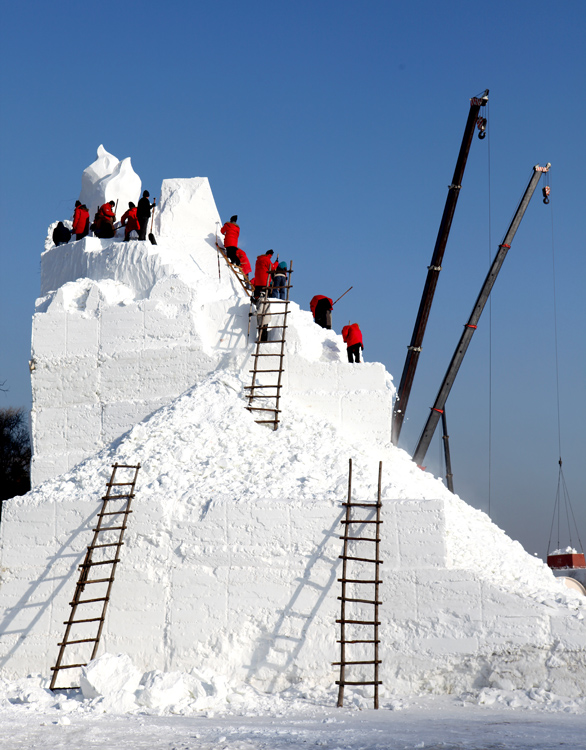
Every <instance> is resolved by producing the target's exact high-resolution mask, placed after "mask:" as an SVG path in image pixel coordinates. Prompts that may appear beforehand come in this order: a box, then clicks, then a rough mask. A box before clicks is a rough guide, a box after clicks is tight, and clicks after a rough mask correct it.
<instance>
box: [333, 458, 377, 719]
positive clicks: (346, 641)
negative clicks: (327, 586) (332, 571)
mask: <svg viewBox="0 0 586 750" xmlns="http://www.w3.org/2000/svg"><path fill="white" fill-rule="evenodd" d="M382 468H383V465H382V461H381V462H380V463H379V466H378V493H377V501H376V503H353V502H352V459H350V463H349V470H348V501H347V502H345V503H342V505H343V506H344V507H345V508H346V516H345V518H344V519H343V520H342V524H343V525H344V534H343V536H341V537H340V539H343V540H344V547H343V552H342V554H341V555H340V559H341V560H342V577H341V578H338V581H339V582H340V583H341V584H342V596H339V597H338V599H339V600H340V602H341V605H340V619H339V620H336V622H337V623H339V624H340V640H339V641H338V643H339V644H340V661H337V662H334V663H333V666H339V667H340V679H339V680H336V685H338V707H342V706H343V705H344V687H345V685H373V686H374V708H378V686H379V685H382V681H381V680H379V664H381V659H379V643H380V640H379V631H378V629H379V625H380V622H379V619H378V618H379V606H380V605H381V603H382V602H381V601H380V600H379V589H380V585H381V583H382V581H381V579H380V575H379V569H380V568H379V566H380V565H382V562H383V561H382V560H381V559H380V542H381V538H380V525H381V523H382V521H381V517H380V514H381V507H382V503H381V479H382ZM355 508H359V509H361V510H360V511H359V515H361V516H365V515H369V514H370V513H372V511H374V518H366V519H365V518H353V517H352V511H353V510H354V509H355ZM363 508H368V509H370V510H366V511H365V510H362V509H363ZM357 526H373V527H374V536H364V537H363V536H357V534H359V531H358V530H356V531H353V530H352V529H351V527H354V528H356V527H357ZM350 543H355V547H358V548H359V549H360V548H361V547H362V545H364V544H368V545H372V544H374V558H373V557H372V555H369V556H368V557H364V556H361V557H358V556H357V553H355V554H353V555H351V554H349V552H350ZM369 550H372V547H369ZM362 554H363V555H366V554H368V553H367V552H364V553H362ZM350 561H351V562H354V563H368V564H370V565H372V566H373V567H374V578H373V577H370V578H349V577H348V576H349V571H348V562H350ZM361 567H362V568H364V565H362V566H361ZM349 586H352V587H353V590H352V591H351V592H350V593H354V591H356V593H354V596H349V595H348V594H349V588H348V587H349ZM368 586H369V587H372V589H371V590H372V591H373V598H372V599H366V598H363V597H365V596H368V594H365V593H363V592H364V588H365V587H368ZM348 603H350V604H358V605H363V604H365V605H367V606H372V607H374V612H373V615H372V618H371V619H365V617H368V615H366V614H364V612H363V610H364V607H359V608H358V611H357V614H355V615H351V614H350V613H349V611H348V610H349V608H347V607H346V605H347V604H348ZM347 625H350V626H352V628H353V630H357V631H358V633H357V635H358V636H359V637H358V638H357V637H356V636H355V635H353V636H352V637H350V638H349V637H348V632H347V630H346V626H347ZM364 628H372V629H373V630H372V638H366V637H365V636H366V635H367V633H364ZM356 644H360V645H366V646H373V652H374V653H373V657H374V658H373V659H371V660H368V659H366V660H364V659H359V660H350V661H349V660H347V658H346V646H348V645H356ZM370 665H372V667H373V671H374V676H373V679H372V680H366V679H360V680H347V679H346V667H353V666H370Z"/></svg>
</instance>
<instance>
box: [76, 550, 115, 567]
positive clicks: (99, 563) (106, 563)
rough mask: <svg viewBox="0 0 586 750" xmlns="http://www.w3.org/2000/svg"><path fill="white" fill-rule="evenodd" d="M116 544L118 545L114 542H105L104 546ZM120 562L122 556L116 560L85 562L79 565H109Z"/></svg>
mask: <svg viewBox="0 0 586 750" xmlns="http://www.w3.org/2000/svg"><path fill="white" fill-rule="evenodd" d="M99 546H101V545H99ZM114 546H116V545H113V544H105V545H104V547H114ZM119 562H120V558H119V557H117V558H116V559H115V560H100V562H91V563H83V564H82V565H80V566H79V567H80V568H93V567H94V565H109V564H111V563H119Z"/></svg>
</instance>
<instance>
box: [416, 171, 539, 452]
mask: <svg viewBox="0 0 586 750" xmlns="http://www.w3.org/2000/svg"><path fill="white" fill-rule="evenodd" d="M550 167H551V164H549V163H548V164H546V165H545V167H540V166H539V164H536V165H535V166H534V167H533V174H532V175H531V179H530V180H529V184H528V185H527V188H526V190H525V193H524V194H523V197H522V198H521V202H520V203H519V206H518V208H517V210H516V212H515V215H514V216H513V219H512V221H511V224H510V226H509V229H508V230H507V233H506V234H505V236H504V238H503V241H502V242H501V244H500V245H499V249H498V252H497V254H496V255H495V258H494V260H493V262H492V265H491V267H490V269H489V271H488V274H487V276H486V279H485V281H484V284H483V285H482V289H481V290H480V294H479V295H478V298H477V300H476V303H475V305H474V308H473V309H472V314H471V315H470V318H469V319H468V322H467V323H466V325H465V326H464V332H463V333H462V336H461V337H460V341H459V342H458V346H457V347H456V351H455V352H454V355H453V357H452V360H451V362H450V364H449V367H448V370H447V372H446V374H445V376H444V379H443V382H442V384H441V386H440V389H439V391H438V394H437V396H436V399H435V402H434V404H433V406H432V407H431V412H430V414H429V417H428V418H427V422H426V424H425V427H424V428H423V431H422V433H421V437H420V438H419V442H418V443H417V447H416V448H415V453H414V454H413V460H414V461H415V463H416V464H417V465H418V466H421V464H422V463H423V459H424V458H425V454H426V453H427V449H428V448H429V444H430V442H431V439H432V437H433V433H434V432H435V428H436V426H437V423H438V421H439V419H440V417H441V416H442V414H443V412H444V407H445V404H446V401H447V398H448V395H449V393H450V390H451V388H452V386H453V385H454V380H455V379H456V375H457V374H458V370H459V369H460V365H461V364H462V360H463V359H464V355H465V354H466V350H467V349H468V346H469V344H470V341H471V340H472V336H473V335H474V331H476V328H477V325H478V321H479V320H480V316H481V315H482V311H483V310H484V306H485V305H486V302H487V300H488V298H489V296H490V292H491V291H492V287H493V286H494V282H495V281H496V277H497V276H498V274H499V271H500V270H501V267H502V265H503V263H504V260H505V258H506V257H507V253H508V251H509V249H510V247H511V242H512V241H513V238H514V237H515V234H516V232H517V229H518V228H519V224H520V223H521V219H522V218H523V215H524V213H525V211H526V210H527V206H528V205H529V201H530V200H531V196H532V195H533V193H534V191H535V188H536V187H537V183H538V182H539V179H540V178H541V175H542V174H545V173H547V172H549V169H550Z"/></svg>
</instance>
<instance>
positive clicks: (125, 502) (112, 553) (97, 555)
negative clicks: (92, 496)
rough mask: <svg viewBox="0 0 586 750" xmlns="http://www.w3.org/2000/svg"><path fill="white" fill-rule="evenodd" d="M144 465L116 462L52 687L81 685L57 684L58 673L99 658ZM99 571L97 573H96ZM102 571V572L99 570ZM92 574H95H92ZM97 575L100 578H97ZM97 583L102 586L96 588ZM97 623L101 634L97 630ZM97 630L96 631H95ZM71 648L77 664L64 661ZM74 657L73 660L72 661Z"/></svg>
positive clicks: (74, 596)
mask: <svg viewBox="0 0 586 750" xmlns="http://www.w3.org/2000/svg"><path fill="white" fill-rule="evenodd" d="M139 469H140V464H137V465H136V466H128V465H126V464H113V466H112V476H111V477H110V481H109V482H108V483H107V485H106V487H107V489H106V494H105V496H104V497H102V508H101V510H100V512H99V513H98V515H97V519H98V522H97V524H96V527H95V528H94V529H93V532H94V536H93V538H92V542H91V544H90V545H89V547H88V548H87V552H86V555H85V559H84V561H83V563H82V564H81V565H80V566H79V569H80V574H79V580H78V582H77V585H76V587H75V594H74V595H73V601H71V602H69V604H70V606H71V612H70V613H69V619H68V620H67V622H64V623H63V624H64V625H66V628H65V636H64V638H63V641H62V642H61V643H59V644H58V645H59V646H60V649H59V656H58V657H57V663H56V664H55V666H54V667H51V670H52V671H53V677H52V678H51V685H50V689H51V690H68V689H70V688H74V687H79V685H68V686H59V687H57V686H56V684H55V683H56V682H57V675H58V674H59V672H60V671H61V670H68V669H75V668H80V667H85V666H86V665H87V664H88V662H90V661H91V660H92V659H95V657H96V653H97V651H98V644H99V643H100V638H101V635H102V629H103V627H104V621H105V619H106V610H107V608H108V602H109V601H110V594H111V591H112V584H113V583H114V576H115V574H116V566H117V565H118V563H119V562H120V548H121V547H122V545H123V544H124V541H123V540H124V532H125V531H126V527H127V525H128V516H129V514H130V513H132V511H131V510H130V504H131V502H132V499H133V498H134V488H135V486H136V478H137V476H138V470H139ZM120 470H122V471H123V472H124V473H125V474H126V478H127V479H130V481H120V479H119V478H118V477H119V475H118V476H117V472H119V471H120ZM94 571H96V573H94ZM98 571H99V572H98ZM90 573H91V574H92V576H91V577H90ZM96 575H97V576H98V577H96ZM86 586H92V588H91V594H90V597H89V598H86V599H82V595H83V592H84V589H85V587H86ZM94 586H97V587H98V588H97V589H96V588H94ZM80 608H82V609H83V614H84V615H85V616H82V617H78V610H79V609H80ZM80 614H81V613H80ZM95 623H97V633H96V631H95ZM94 633H95V634H94ZM86 643H93V649H92V652H91V656H90V658H89V659H87V660H86V661H83V658H84V657H83V656H81V655H80V654H81V653H82V652H83V651H84V649H85V648H86V647H85V646H84V645H81V644H86ZM68 647H69V652H68V653H70V654H71V653H72V650H71V647H74V648H73V661H74V662H75V663H71V664H63V657H64V655H65V649H66V648H68ZM71 658H72V657H71V656H70V660H71Z"/></svg>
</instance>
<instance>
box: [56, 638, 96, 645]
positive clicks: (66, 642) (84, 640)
mask: <svg viewBox="0 0 586 750" xmlns="http://www.w3.org/2000/svg"><path fill="white" fill-rule="evenodd" d="M97 640H98V639H97V638H81V639H80V640H78V641H63V643H58V644H57V645H58V646H70V645H71V644H72V643H95V642H96V641H97Z"/></svg>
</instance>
